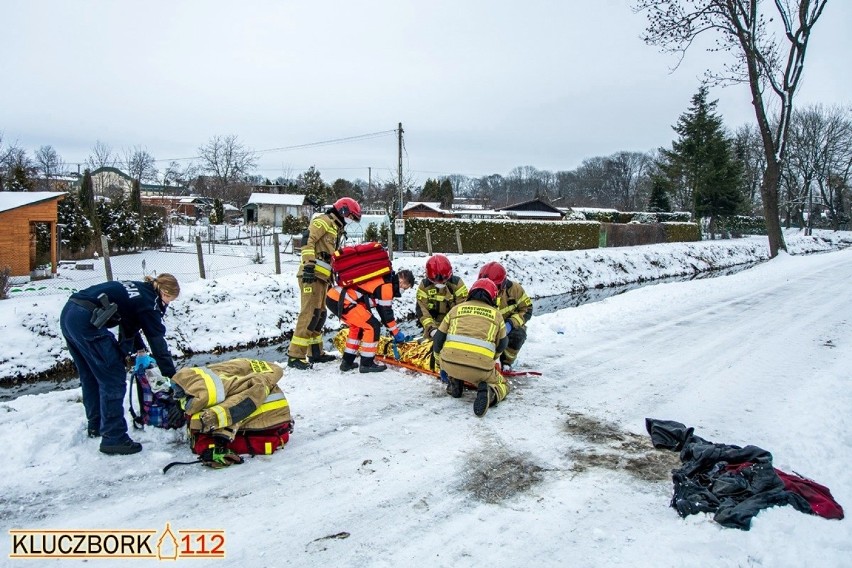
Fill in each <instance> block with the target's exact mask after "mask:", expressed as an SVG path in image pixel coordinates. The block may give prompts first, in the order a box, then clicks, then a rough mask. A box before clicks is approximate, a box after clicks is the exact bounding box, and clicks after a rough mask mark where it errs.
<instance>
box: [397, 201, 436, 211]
mask: <svg viewBox="0 0 852 568" xmlns="http://www.w3.org/2000/svg"><path fill="white" fill-rule="evenodd" d="M418 205H422V206H424V207H428V208H429V209H434V210H435V211H440V212H443V211H444V210H443V209H441V202H440V201H409V202H408V203H406V204H405V207H403V208H402V210H403V211H408V210H409V209H413V208H415V207H417V206H418Z"/></svg>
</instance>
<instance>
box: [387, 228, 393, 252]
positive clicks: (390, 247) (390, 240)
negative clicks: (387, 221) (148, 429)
mask: <svg viewBox="0 0 852 568" xmlns="http://www.w3.org/2000/svg"><path fill="white" fill-rule="evenodd" d="M388 258H390V259H391V260H393V230H392V229H391V228H390V226H388Z"/></svg>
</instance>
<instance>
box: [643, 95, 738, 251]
mask: <svg viewBox="0 0 852 568" xmlns="http://www.w3.org/2000/svg"><path fill="white" fill-rule="evenodd" d="M707 93H708V89H707V86H706V85H701V87H700V88H699V89H698V93H696V94H695V95H694V96H693V97H692V104H691V106H690V108H689V110H688V111H687V112H685V113H684V114H682V115H681V116H680V118H678V121H677V124H676V125H675V126H673V127H672V128H673V129H674V131H675V132H677V134H678V139H677V140H675V141H674V142H672V148H671V150H666V149H661V155H662V157H661V160H660V162H659V163H658V166H659V168H660V171H661V172H662V173H663V175H664V176H665V178H666V182H667V183H668V184H670V186H671V188H672V190H673V195H674V197H675V205H676V206H678V207H681V208H688V209H689V210H691V211H692V213H693V215H694V216H695V218H702V217H707V218H709V220H710V232H711V234H713V232H714V231H715V226H716V222H717V220H718V219H719V218H720V217H727V216H731V215H734V214H736V213H737V211H738V209H739V207H740V205H741V203H742V194H741V192H740V176H741V175H742V171H741V167H740V164H739V162H738V161H737V160H736V158H735V157H734V152H733V141H732V140H731V139H730V138H728V137H727V136H726V134H725V128H724V125H723V122H722V119H721V117H719V116H718V115H717V114H716V112H715V110H716V105H717V103H718V101H708V100H707Z"/></svg>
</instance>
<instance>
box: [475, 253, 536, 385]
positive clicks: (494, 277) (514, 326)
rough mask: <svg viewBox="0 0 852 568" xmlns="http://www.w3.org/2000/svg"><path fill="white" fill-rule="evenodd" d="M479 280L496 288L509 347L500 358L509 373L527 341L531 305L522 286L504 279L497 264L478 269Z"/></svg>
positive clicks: (500, 266)
mask: <svg viewBox="0 0 852 568" xmlns="http://www.w3.org/2000/svg"><path fill="white" fill-rule="evenodd" d="M479 277H480V278H488V279H489V280H491V281H492V282H494V284H495V285H496V286H497V290H498V294H497V300H496V306H497V309H498V310H500V313H501V314H503V319H504V320H505V321H506V333H507V334H508V337H509V345H508V346H507V347H506V350H505V351H504V352H503V354H502V355H501V356H500V363H501V365H502V366H503V370H504V371H510V370H511V369H512V365H514V364H515V359H517V358H518V351H520V350H521V347H523V345H524V343H525V342H526V340H527V329H526V326H527V322H528V321H529V320H530V318H531V317H532V315H533V305H532V300H530V297H529V296H527V293H526V292H525V291H524V288H523V286H521V285H520V284H518V283H517V282H513V281H511V280H509V279H508V278H507V277H506V269H505V268H503V265H502V264H500V263H499V262H489V263H487V264H485V265H484V266H483V267H482V268H480V269H479Z"/></svg>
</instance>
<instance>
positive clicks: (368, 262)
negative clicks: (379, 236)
mask: <svg viewBox="0 0 852 568" xmlns="http://www.w3.org/2000/svg"><path fill="white" fill-rule="evenodd" d="M331 270H332V272H334V277H335V281H336V282H337V284H338V285H339V286H354V285H356V284H360V283H362V282H366V281H367V280H372V279H373V278H376V277H378V276H384V275H386V274H390V273H391V261H390V257H389V256H388V251H387V249H386V248H385V247H383V246H382V245H381V244H380V243H376V242H368V243H361V244H360V245H352V246H348V247H343V248H341V249H340V250H337V251H335V253H334V255H333V256H332V257H331Z"/></svg>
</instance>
